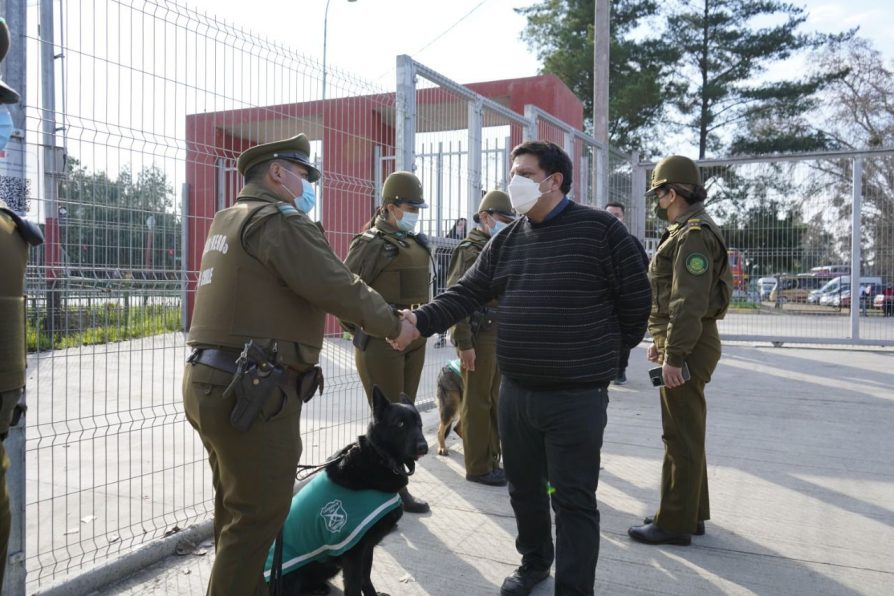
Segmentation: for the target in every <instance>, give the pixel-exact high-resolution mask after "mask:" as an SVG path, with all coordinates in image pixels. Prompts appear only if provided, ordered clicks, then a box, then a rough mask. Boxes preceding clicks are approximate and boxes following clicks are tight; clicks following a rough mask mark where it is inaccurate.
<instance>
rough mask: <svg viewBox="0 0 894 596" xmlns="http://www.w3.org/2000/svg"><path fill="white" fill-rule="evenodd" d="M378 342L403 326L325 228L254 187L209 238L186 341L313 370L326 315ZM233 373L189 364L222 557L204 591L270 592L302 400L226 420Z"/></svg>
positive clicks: (186, 385) (192, 410) (283, 400)
mask: <svg viewBox="0 0 894 596" xmlns="http://www.w3.org/2000/svg"><path fill="white" fill-rule="evenodd" d="M326 312H331V313H333V314H335V315H336V316H338V317H341V318H344V319H346V320H350V321H353V322H354V323H355V324H356V325H359V326H361V327H363V328H364V329H365V330H366V331H367V332H368V333H370V334H372V335H376V336H391V337H394V336H397V335H398V333H399V330H400V320H399V318H398V316H397V314H396V313H395V311H394V310H393V309H392V308H391V307H390V306H389V305H388V304H387V303H386V302H385V301H384V300H383V299H382V297H381V296H379V295H378V294H376V293H375V292H372V291H370V289H369V288H368V287H367V286H366V285H365V284H363V283H362V282H361V281H360V280H359V279H358V278H357V276H355V275H353V274H352V273H351V272H350V271H348V269H347V267H345V266H344V264H343V263H342V262H341V261H340V260H339V259H338V257H336V256H335V254H334V253H333V252H332V250H331V249H330V247H329V244H328V243H327V241H326V238H325V236H324V235H323V233H322V231H321V229H320V228H319V227H318V226H317V225H316V224H314V223H313V222H312V221H311V220H310V219H309V218H308V217H307V216H306V215H305V214H303V213H301V212H300V211H298V210H297V209H295V208H294V207H293V206H292V205H291V204H289V203H284V202H282V201H281V199H280V198H279V197H277V196H276V195H275V194H273V193H271V192H270V191H268V190H266V189H265V188H264V187H262V186H260V185H258V184H253V183H249V184H246V186H245V187H244V188H243V190H242V192H241V193H240V195H239V198H238V199H237V201H236V204H235V205H234V206H233V207H231V208H228V209H224V210H222V211H220V212H218V213H217V214H216V215H215V217H214V221H213V223H212V224H211V229H210V230H209V232H208V240H207V241H206V243H205V250H204V253H203V255H202V265H201V272H200V273H199V279H198V287H197V290H196V301H195V309H194V312H193V319H192V326H191V329H190V332H189V339H188V342H187V343H188V344H189V345H190V346H192V347H194V348H198V349H218V350H223V351H229V353H230V354H233V356H232V357H233V358H234V359H235V354H236V352H237V351H238V350H240V349H241V348H242V346H243V345H244V343H245V342H247V341H249V340H250V339H254V340H256V341H259V342H261V343H263V344H265V345H275V349H276V359H277V361H278V363H279V364H280V365H282V366H284V367H286V368H287V369H290V370H292V371H297V372H301V371H306V370H308V369H310V368H311V367H312V366H314V365H315V364H317V362H318V361H319V356H320V351H321V349H322V347H323V329H324V322H325V313H326ZM231 379H232V374H231V373H229V372H225V371H224V370H221V369H219V368H215V367H213V366H208V365H205V364H187V365H186V370H185V374H184V378H183V400H184V407H185V410H186V416H187V419H188V420H189V422H190V423H191V424H192V425H193V427H195V429H196V430H197V431H198V432H199V434H200V435H201V437H202V441H203V443H204V445H205V448H206V449H207V451H208V460H209V463H210V464H211V470H212V474H213V483H214V489H215V503H214V539H215V547H216V551H217V555H216V558H215V561H214V567H213V569H212V574H211V580H210V582H209V585H208V593H209V594H239V595H243V594H245V595H250V594H266V593H267V587H266V584H265V583H264V579H263V570H264V562H265V559H266V557H267V552H268V550H269V549H270V545H271V544H272V543H273V541H274V539H275V538H276V535H277V533H278V532H279V529H280V527H281V526H282V523H283V521H284V520H285V518H286V515H287V513H288V510H289V504H290V501H291V496H292V486H293V483H294V480H295V471H296V467H297V464H298V459H299V457H300V455H301V438H300V435H299V432H300V426H299V424H300V414H301V406H302V401H301V399H300V398H299V396H298V394H297V388H296V387H294V386H290V387H282V386H281V387H280V389H279V395H278V397H279V399H271V400H270V402H269V404H268V407H266V408H265V409H263V410H262V411H261V412H260V413H259V415H258V418H257V419H256V420H255V421H254V423H253V424H252V426H251V427H250V428H249V430H248V431H246V432H239V431H237V430H236V429H234V428H233V426H232V425H231V423H230V412H231V410H232V409H233V405H234V402H235V397H234V396H232V395H228V397H227V398H224V397H223V395H222V394H223V391H224V389H225V388H226V386H227V385H228V384H229V382H230V380H231Z"/></svg>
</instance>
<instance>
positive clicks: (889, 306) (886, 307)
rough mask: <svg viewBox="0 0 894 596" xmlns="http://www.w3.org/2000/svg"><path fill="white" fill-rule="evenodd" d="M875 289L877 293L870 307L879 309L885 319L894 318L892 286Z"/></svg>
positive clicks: (893, 285)
mask: <svg viewBox="0 0 894 596" xmlns="http://www.w3.org/2000/svg"><path fill="white" fill-rule="evenodd" d="M877 287H878V293H877V294H876V295H875V298H873V300H872V306H873V307H874V308H878V309H880V310H881V311H882V314H884V315H885V316H886V317H890V316H894V284H888V285H886V286H884V287H881V286H877Z"/></svg>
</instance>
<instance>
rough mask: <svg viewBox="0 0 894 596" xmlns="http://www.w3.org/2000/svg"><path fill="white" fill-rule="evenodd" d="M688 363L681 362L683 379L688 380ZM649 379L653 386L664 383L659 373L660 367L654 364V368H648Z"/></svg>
mask: <svg viewBox="0 0 894 596" xmlns="http://www.w3.org/2000/svg"><path fill="white" fill-rule="evenodd" d="M689 376H690V375H689V365H688V364H686V363H685V362H684V363H683V380H684V381H688V380H689ZM649 380H650V381H652V385H653V386H655V387H661V386H663V385H664V377H663V376H662V375H661V367H660V366H656V367H655V368H650V369H649Z"/></svg>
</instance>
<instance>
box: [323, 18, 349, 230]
mask: <svg viewBox="0 0 894 596" xmlns="http://www.w3.org/2000/svg"><path fill="white" fill-rule="evenodd" d="M330 2H332V0H326V10H325V11H324V12H323V102H322V106H321V109H322V117H321V118H320V123H321V127H320V128H321V131H320V140H321V141H322V140H324V139H325V137H326V45H327V42H328V41H329V3H330ZM348 2H357V0H348ZM325 152H326V148H325V144H324V147H323V153H322V154H321V155H320V162H321V163H320V170H321V171H322V169H323V163H322V162H323V161H324V160H323V158H322V156H323V154H325ZM319 187H320V193H319V195H320V200H319V201H318V202H317V215H318V216H319V219H323V217H322V215H323V200H322V198H323V178H322V177H320V181H319Z"/></svg>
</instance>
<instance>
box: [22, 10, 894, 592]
mask: <svg viewBox="0 0 894 596" xmlns="http://www.w3.org/2000/svg"><path fill="white" fill-rule="evenodd" d="M47 5H48V6H51V7H54V8H53V9H52V10H50V16H51V17H52V18H51V19H50V20H49V21H47V20H44V22H43V23H42V24H41V28H40V33H38V28H37V22H36V20H32V21H29V22H30V23H31V24H30V25H29V27H28V31H27V39H28V52H29V56H30V57H31V58H30V60H31V61H33V62H34V63H35V64H36V63H37V62H38V61H40V62H41V63H42V65H43V66H42V68H40V69H37V68H34V69H29V72H31V77H32V79H34V80H33V81H31V85H30V87H31V88H34V89H36V88H38V87H39V86H38V83H39V84H40V87H39V88H41V89H42V90H44V91H45V92H44V93H43V96H42V99H41V101H36V100H34V99H29V100H28V105H27V111H26V116H27V120H26V129H27V134H28V139H29V142H28V144H27V145H26V147H25V151H24V154H23V155H22V156H20V157H21V158H22V162H23V163H24V164H25V172H26V174H27V178H28V180H29V181H30V193H31V194H30V205H25V204H23V205H21V208H22V210H23V211H26V212H28V213H29V214H30V216H31V217H33V218H35V219H36V220H38V221H40V222H41V223H42V225H43V226H44V230H45V234H46V237H47V243H46V244H45V246H44V247H42V248H41V249H40V250H37V251H34V252H33V253H32V255H31V261H30V262H31V264H30V266H29V270H28V280H27V287H28V294H29V300H28V311H27V318H28V329H27V337H28V342H29V348H30V350H31V354H30V356H29V366H30V369H29V379H28V389H29V391H28V393H29V400H30V405H31V409H30V411H29V415H28V421H27V424H28V436H27V456H26V457H27V501H26V512H25V516H26V519H27V524H28V526H27V536H28V538H27V545H28V550H27V557H26V566H27V570H28V574H29V575H28V589H29V591H31V590H33V589H34V588H35V587H37V586H42V585H46V584H47V583H49V582H52V581H54V580H57V579H59V578H61V577H63V576H66V575H70V574H73V573H77V572H78V571H80V570H81V569H83V568H84V567H87V566H92V565H95V564H98V563H101V562H103V561H105V560H107V559H110V558H115V557H119V556H121V555H122V554H123V553H125V552H127V551H128V550H130V549H132V548H133V547H135V546H137V545H140V544H143V543H146V542H148V541H151V540H154V539H156V538H159V537H161V536H164V535H165V534H167V533H169V532H171V531H172V530H174V529H175V528H177V527H181V528H182V527H185V526H187V525H189V524H192V523H195V522H197V521H201V520H204V519H207V518H208V517H209V515H210V511H211V499H212V489H211V478H210V473H209V470H208V465H207V463H206V456H205V451H204V449H203V447H202V445H201V443H200V441H199V439H198V436H197V435H196V433H195V432H194V431H193V430H192V428H190V427H189V425H188V424H187V423H186V421H185V417H184V415H183V413H182V406H181V388H180V379H181V375H182V368H183V362H184V359H185V356H186V348H185V345H184V335H183V332H182V330H183V329H184V328H185V326H186V325H188V322H189V318H190V311H191V305H192V292H193V290H194V288H195V284H196V282H197V275H198V270H199V259H200V256H201V253H202V247H203V245H204V242H205V237H206V234H207V230H208V229H209V227H210V224H211V221H212V218H213V216H214V213H215V212H216V211H217V210H219V209H221V208H224V207H226V206H229V205H231V204H232V203H233V201H234V199H235V197H236V195H237V193H238V191H239V189H240V188H241V185H242V180H241V177H240V176H239V175H238V172H237V171H236V169H235V160H236V158H237V156H238V155H239V153H240V152H242V151H243V150H244V149H245V148H247V147H249V146H252V145H254V144H257V143H261V142H267V141H271V140H275V139H280V138H284V137H287V136H291V135H294V134H296V133H298V132H304V133H306V134H307V135H308V137H309V138H310V139H311V145H312V154H313V159H315V161H316V163H317V165H318V166H319V167H320V168H321V169H322V170H323V172H324V177H323V179H322V180H321V181H320V182H319V183H318V185H317V189H316V190H317V195H318V202H317V207H316V208H315V210H314V211H313V212H312V213H311V216H312V217H314V218H315V219H319V220H320V221H321V222H322V223H323V226H324V227H325V229H326V230H327V238H328V239H329V241H330V243H331V245H332V248H333V250H334V251H335V252H336V254H337V255H338V256H339V257H342V258H343V257H344V256H345V255H346V253H347V249H348V246H349V243H350V240H351V238H352V237H353V236H354V235H355V234H357V233H358V232H360V231H361V229H362V228H363V226H364V224H366V223H367V221H368V220H369V219H370V217H371V216H372V214H373V212H374V210H375V208H376V207H377V206H378V205H379V203H380V196H379V193H380V188H381V185H382V182H383V180H384V179H385V177H386V176H387V175H388V174H389V173H390V172H392V171H394V170H395V169H413V170H415V172H416V173H417V175H418V176H419V177H420V179H421V180H422V182H423V187H424V190H425V197H426V201H427V202H428V203H429V205H430V208H429V209H427V210H424V211H423V213H422V218H421V221H420V228H419V229H420V231H422V232H424V233H425V234H427V235H428V236H429V237H430V238H431V240H432V245H433V259H432V291H433V292H434V293H437V292H438V291H440V290H441V289H442V288H443V286H444V277H445V275H446V267H447V265H448V264H449V255H450V253H451V251H452V248H453V247H454V246H455V245H456V244H457V243H458V242H459V240H460V239H461V238H462V237H464V236H465V235H466V234H467V233H468V231H469V228H470V227H471V226H472V225H473V223H472V221H471V218H472V216H473V214H474V212H475V211H476V210H477V205H478V202H479V201H480V199H481V196H482V193H483V192H486V191H487V190H490V189H494V188H501V189H505V187H506V184H507V182H508V178H509V169H510V166H511V164H510V160H509V152H510V150H511V148H512V147H513V146H515V145H516V144H518V143H519V142H521V141H522V140H523V139H526V138H534V137H539V138H546V139H549V140H552V141H554V142H556V143H558V144H559V145H561V146H563V147H565V148H566V150H567V151H568V153H569V155H571V156H572V159H573V164H574V168H575V181H574V184H573V186H572V190H571V196H572V197H573V198H574V199H575V200H577V201H579V202H581V203H584V204H588V205H591V206H594V207H596V206H599V207H601V206H604V204H605V203H606V202H608V201H617V202H621V203H623V204H624V205H625V206H626V207H627V214H628V215H627V223H628V227H630V229H631V231H633V232H634V233H635V234H636V235H638V236H641V237H642V236H643V234H644V233H645V235H646V239H647V240H651V244H652V245H654V241H655V238H656V227H655V222H654V220H653V219H652V216H651V214H647V212H646V209H645V207H646V205H645V203H644V200H643V198H642V197H643V191H644V190H645V188H644V187H645V180H646V179H647V174H648V164H634V163H632V162H631V159H630V158H629V157H628V156H626V155H624V154H620V153H618V152H615V151H613V150H610V149H607V148H604V147H602V146H600V145H599V144H598V143H597V142H595V141H594V140H593V139H592V138H590V137H588V136H587V135H585V134H583V133H582V132H580V130H577V128H579V126H578V127H577V128H575V126H574V123H570V124H569V123H568V122H565V121H562V120H561V119H559V118H557V117H555V116H551V115H550V114H547V113H546V112H544V111H543V110H541V109H539V108H536V107H533V106H531V107H530V109H529V108H528V107H524V108H523V109H520V108H519V107H518V106H515V107H513V108H510V107H507V105H505V104H506V101H503V102H502V103H501V101H497V100H495V99H493V98H492V97H503V95H501V94H504V95H505V93H504V89H505V88H508V87H506V85H504V83H505V82H492V83H489V84H474V85H468V86H462V85H458V84H456V83H454V82H452V81H449V80H448V79H445V78H444V77H442V76H440V75H439V74H438V73H437V72H435V71H432V70H430V69H428V68H426V67H424V66H422V65H419V64H416V63H414V62H412V61H411V60H409V59H408V58H406V57H400V58H399V59H398V68H397V71H398V80H397V84H396V87H395V89H383V88H379V87H377V86H375V85H372V84H370V83H368V82H366V81H364V80H362V79H361V78H358V77H355V76H352V75H351V74H349V73H346V72H343V71H339V70H337V69H331V68H328V69H327V70H326V72H325V73H324V71H323V68H322V67H321V64H320V63H319V62H318V61H316V60H314V59H312V58H307V57H304V56H302V55H300V54H298V53H296V52H294V51H293V50H291V49H289V48H287V47H284V46H282V45H280V44H277V43H274V42H272V41H270V40H266V39H263V38H261V37H259V36H256V35H252V34H249V33H247V32H244V31H240V30H238V29H236V28H234V27H232V26H230V25H228V24H226V23H223V22H220V21H218V20H216V19H214V18H213V17H209V16H206V15H201V14H198V13H196V12H194V11H192V10H190V9H187V8H185V7H183V6H180V5H178V4H175V3H172V2H162V1H150V2H143V1H139V2H137V1H136V0H99V1H94V0H91V1H89V2H87V1H84V0H71V1H67V2H64V3H61V4H54V3H52V2H50V3H47ZM38 75H39V76H38ZM324 81H325V83H324ZM501 85H503V86H501ZM485 93H487V97H485V96H484V94H485ZM569 93H570V92H569ZM488 97H490V99H488ZM507 101H508V100H507ZM575 101H576V100H575ZM35 139H42V140H41V141H39V142H38V141H35ZM892 160H894V157H892V155H891V153H890V152H888V153H885V152H876V153H873V154H866V155H862V156H861V155H835V156H826V157H817V156H813V157H804V158H802V159H799V160H788V161H785V160H763V161H761V160H737V161H728V162H712V163H707V164H704V165H705V168H706V169H705V173H706V175H707V176H708V177H709V184H710V188H711V191H710V192H711V201H710V203H709V209H710V211H711V212H712V214H714V215H716V216H717V219H718V221H719V222H721V224H722V225H724V227H725V231H726V233H727V238H728V240H729V243H730V246H731V247H732V248H734V249H735V250H734V251H732V254H733V257H734V258H735V259H736V267H737V292H736V308H735V309H734V311H733V312H732V313H731V315H730V316H729V317H728V319H727V321H725V323H724V327H723V330H724V333H725V334H726V335H728V336H731V337H759V338H764V339H772V340H776V341H786V340H790V339H792V338H802V339H803V338H804V337H807V338H813V339H815V340H816V341H835V342H838V343H841V342H843V341H854V340H855V338H858V339H860V340H867V341H879V342H882V343H891V342H892V340H894V335H892V331H891V329H892V323H894V317H890V316H885V315H890V314H892V312H894V294H892V292H891V290H890V286H889V285H886V284H889V283H890V282H891V281H892V280H894V271H892V268H894V251H892V242H894V209H892V205H891V197H892V196H894V192H892V191H894V189H892V188H891V187H892V186H894V184H892ZM858 163H859V165H857V164H858ZM603 164H604V165H603ZM855 167H856V169H857V173H856V174H855ZM855 176H856V177H857V178H858V179H860V180H861V182H860V184H859V188H861V189H862V192H861V193H860V195H859V198H858V202H859V206H860V209H858V210H857V211H856V213H858V215H860V217H857V218H856V222H857V223H856V228H855V223H854V221H855V218H854V217H852V215H853V213H854V203H853V197H854V193H853V192H851V190H852V189H851V187H852V186H853V180H854V179H855ZM849 185H851V186H849ZM849 189H851V190H849ZM463 218H464V219H465V220H466V226H465V228H463V229H462V230H461V231H460V227H459V226H457V222H458V221H460V220H462V219H463ZM855 229H857V230H858V232H857V233H856V235H855V233H854V230H855ZM854 237H856V238H858V239H859V242H857V243H856V247H857V248H858V250H857V251H856V252H855V250H854V248H855V245H854V243H853V238H854ZM296 266H300V264H296ZM815 267H825V269H818V270H815V271H811V270H812V269H813V268H815ZM857 269H859V270H860V273H859V276H860V277H861V279H863V280H866V281H865V283H864V281H861V282H860V285H861V286H864V285H871V286H872V287H871V288H870V290H869V293H868V294H867V295H869V296H870V298H871V300H868V301H867V300H861V301H856V304H857V307H856V309H855V308H853V307H852V306H851V305H850V303H849V302H848V301H847V299H846V298H847V296H848V295H847V294H846V291H848V290H849V289H850V288H849V287H847V288H846V283H845V281H846V280H845V279H844V278H843V277H842V276H844V275H849V274H850V273H851V272H856V271H857ZM845 271H846V272H845ZM833 277H838V278H839V286H838V290H837V291H836V292H834V293H833V294H835V295H834V296H833V297H832V298H831V300H832V301H833V304H831V305H830V304H825V303H821V302H817V304H814V303H813V302H812V301H811V300H809V299H808V298H809V296H810V294H809V291H808V292H807V294H806V295H805V298H804V300H801V299H800V298H796V297H795V296H796V294H795V293H794V290H795V289H797V290H798V291H802V290H813V289H819V288H815V287H813V286H814V285H816V284H817V283H818V282H817V281H816V280H820V279H821V280H823V281H831V280H832V278H833ZM764 278H768V279H770V280H773V284H772V285H773V288H769V285H770V282H769V281H768V282H767V284H763V283H762V282H760V281H759V280H760V279H764ZM805 279H810V280H812V281H809V282H808V281H804V280H805ZM848 283H849V282H848ZM764 285H767V287H768V288H769V289H768V290H767V292H766V293H764ZM789 285H791V286H792V287H791V288H789ZM802 286H803V287H802ZM808 286H809V287H808ZM774 288H777V294H776V295H775V296H772V297H771V295H772V289H774ZM789 290H792V291H789ZM785 292H788V294H786V293H785ZM798 296H799V294H798ZM877 296H881V301H880V302H879V299H878V298H877ZM836 297H837V299H838V302H837V303H834V300H835V298H836ZM861 306H864V307H865V316H855V315H854V313H855V312H857V311H858V310H859V309H860V307H861ZM326 331H327V337H326V341H325V347H324V350H323V355H322V362H321V365H322V366H323V368H324V373H325V375H326V379H327V380H326V387H327V391H326V394H325V396H323V397H322V398H316V399H314V400H313V401H311V402H310V403H309V404H308V405H307V406H306V407H305V409H304V412H303V415H302V438H303V443H304V455H303V456H302V462H303V463H311V462H321V461H323V460H324V459H325V458H326V457H327V456H328V455H329V454H330V453H332V452H333V451H334V450H335V449H336V448H337V447H339V446H341V445H343V444H345V443H347V442H349V441H351V440H353V438H354V437H355V436H356V435H357V434H358V433H359V432H362V430H363V427H364V426H365V424H366V421H367V418H368V407H367V404H366V400H365V397H364V395H363V391H362V388H361V386H360V383H359V380H358V377H357V375H356V372H355V369H354V358H353V348H352V346H351V343H350V341H349V340H348V339H346V338H343V337H342V334H341V330H340V328H339V327H338V325H337V322H336V321H335V320H334V319H331V318H330V319H329V321H328V322H327V327H326ZM437 343H442V342H441V338H437V337H436V338H432V339H431V345H430V347H431V348H432V349H430V350H429V351H428V357H427V362H426V367H425V370H424V372H423V378H422V383H421V385H420V391H419V394H418V396H417V397H418V400H417V403H419V404H421V405H423V406H430V405H431V404H432V403H433V397H434V387H435V380H436V375H437V372H438V370H439V369H440V367H441V366H442V364H443V363H444V362H445V361H446V360H448V359H450V358H452V357H453V356H454V351H453V350H452V349H451V348H450V347H449V345H445V347H444V349H435V344H437Z"/></svg>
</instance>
